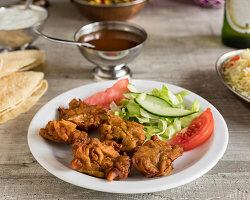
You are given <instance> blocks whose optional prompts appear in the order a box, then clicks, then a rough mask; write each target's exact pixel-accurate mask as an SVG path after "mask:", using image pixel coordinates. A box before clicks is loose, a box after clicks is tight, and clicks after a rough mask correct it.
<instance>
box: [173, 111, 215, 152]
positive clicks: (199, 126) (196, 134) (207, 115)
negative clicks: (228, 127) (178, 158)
mask: <svg viewBox="0 0 250 200" xmlns="http://www.w3.org/2000/svg"><path fill="white" fill-rule="evenodd" d="M213 130H214V119H213V115H212V112H211V110H210V109H209V108H208V109H206V110H205V111H204V112H203V113H202V114H201V115H200V116H199V117H197V118H195V119H194V120H193V121H192V122H191V124H190V125H189V127H187V128H185V129H182V130H181V131H180V132H178V133H177V134H176V136H175V137H173V138H172V139H171V140H169V141H168V143H169V144H170V145H175V144H177V145H180V146H182V147H183V150H184V151H189V150H191V149H194V148H196V147H197V146H200V145H201V144H203V143H204V142H205V141H206V140H207V139H208V138H209V137H210V136H211V135H212V133H213Z"/></svg>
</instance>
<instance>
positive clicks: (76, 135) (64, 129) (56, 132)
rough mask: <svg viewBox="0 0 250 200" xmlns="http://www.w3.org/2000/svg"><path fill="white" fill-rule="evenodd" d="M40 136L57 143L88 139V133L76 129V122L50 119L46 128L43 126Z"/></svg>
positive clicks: (70, 142)
mask: <svg viewBox="0 0 250 200" xmlns="http://www.w3.org/2000/svg"><path fill="white" fill-rule="evenodd" d="M39 134H40V136H42V137H43V138H46V139H48V140H51V141H53V142H57V143H66V144H72V143H74V142H76V141H78V140H81V141H86V140H88V134H87V133H85V132H83V131H79V130H76V124H74V123H72V122H69V121H65V120H61V121H55V120H53V121H49V122H48V124H47V125H46V127H45V128H41V129H40V132H39Z"/></svg>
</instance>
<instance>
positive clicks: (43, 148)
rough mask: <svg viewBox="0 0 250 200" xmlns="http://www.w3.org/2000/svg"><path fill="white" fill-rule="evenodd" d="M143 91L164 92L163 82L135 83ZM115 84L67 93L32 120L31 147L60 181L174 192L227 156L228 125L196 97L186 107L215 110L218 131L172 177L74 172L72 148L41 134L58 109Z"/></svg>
mask: <svg viewBox="0 0 250 200" xmlns="http://www.w3.org/2000/svg"><path fill="white" fill-rule="evenodd" d="M131 82H132V83H133V84H135V85H136V87H137V88H138V89H139V91H146V92H149V91H151V90H152V89H153V88H161V87H162V84H163V83H161V82H156V81H147V80H132V81H131ZM114 83H115V81H107V82H99V83H93V84H89V85H84V86H81V87H78V88H75V89H72V90H70V91H68V92H65V93H63V94H61V95H59V96H57V97H55V98H54V99H52V100H51V101H50V102H48V103H47V104H46V105H44V106H43V107H42V108H41V109H40V110H39V111H38V112H37V114H36V115H35V116H34V118H33V119H32V121H31V123H30V126H29V130H28V144H29V147H30V150H31V152H32V154H33V156H34V157H35V158H36V160H37V161H38V162H39V163H40V164H41V165H42V166H43V167H44V168H45V169H46V170H48V171H49V172H50V173H51V174H53V175H55V176H56V177H58V178H60V179H62V180H64V181H66V182H68V183H71V184H74V185H77V186H80V187H84V188H88V189H92V190H98V191H103V192H112V193H147V192H156V191H161V190H166V189H170V188H174V187H177V186H180V185H183V184H186V183H189V182H191V181H193V180H195V179H197V178H198V177H200V176H202V175H203V174H205V173H206V172H208V171H209V170H210V169H211V168H212V167H214V166H215V165H216V163H217V162H218V161H219V160H220V158H221V157H222V156H223V154H224V152H225V150H226V147H227V143H228V129H227V125H226V123H225V121H224V119H223V117H222V116H221V114H220V113H219V112H218V110H216V108H215V107H214V106H212V105H211V104H210V103H208V102H207V101H206V100H205V99H203V98H201V97H200V96H198V95H196V94H194V93H192V92H190V93H191V95H188V96H186V97H185V100H184V102H185V104H186V105H191V102H192V101H194V100H195V99H197V100H198V101H199V102H200V105H201V108H202V109H203V110H205V109H206V108H208V107H209V108H211V110H212V113H213V116H214V121H215V128H214V133H213V135H212V137H210V138H209V140H207V141H206V142H205V143H204V144H203V145H201V146H199V147H198V148H196V149H194V150H192V151H188V152H185V153H184V154H183V156H182V157H180V158H178V159H177V160H176V161H175V162H174V170H173V171H172V173H171V175H169V176H165V177H157V178H145V177H144V176H143V175H141V174H140V173H139V172H137V171H136V170H135V169H132V171H131V174H130V176H129V177H128V178H127V179H124V180H122V181H113V182H108V181H107V180H105V179H101V178H95V177H92V176H89V175H86V174H81V173H79V172H77V171H74V170H72V169H71V168H70V161H71V160H72V159H73V156H72V151H71V146H70V145H68V146H67V145H64V144H55V143H52V142H49V141H46V140H44V139H43V138H42V137H40V136H39V134H38V133H39V130H40V128H42V127H45V125H46V124H47V122H48V121H49V120H54V119H57V108H58V107H59V106H63V107H67V106H68V103H69V102H70V101H71V100H72V99H73V98H80V99H85V98H86V97H88V96H90V95H92V94H94V93H96V92H99V91H102V90H105V89H106V88H107V87H110V86H112V85H113V84H114ZM167 85H168V87H169V89H170V90H172V91H173V92H175V93H176V92H180V91H181V90H183V88H180V87H177V86H174V85H170V84H167Z"/></svg>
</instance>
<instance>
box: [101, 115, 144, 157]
mask: <svg viewBox="0 0 250 200" xmlns="http://www.w3.org/2000/svg"><path fill="white" fill-rule="evenodd" d="M100 134H101V141H103V140H114V141H116V142H117V143H118V144H122V148H121V151H122V152H126V153H128V154H129V155H131V154H132V153H133V152H134V150H135V148H136V147H137V146H141V145H142V144H143V142H144V141H145V139H146V137H145V134H144V131H143V126H142V125H141V124H138V123H136V122H133V121H132V122H130V121H124V120H123V119H122V118H120V117H119V116H116V115H109V116H108V120H107V121H106V122H105V123H104V124H102V126H101V127H100Z"/></svg>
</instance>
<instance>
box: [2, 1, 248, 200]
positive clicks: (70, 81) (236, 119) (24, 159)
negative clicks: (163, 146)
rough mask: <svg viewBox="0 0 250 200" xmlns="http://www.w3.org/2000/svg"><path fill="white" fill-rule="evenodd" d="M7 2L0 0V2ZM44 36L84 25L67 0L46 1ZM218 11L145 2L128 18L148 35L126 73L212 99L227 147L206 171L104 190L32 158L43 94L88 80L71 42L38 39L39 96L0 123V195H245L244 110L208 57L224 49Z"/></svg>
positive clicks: (44, 99)
mask: <svg viewBox="0 0 250 200" xmlns="http://www.w3.org/2000/svg"><path fill="white" fill-rule="evenodd" d="M11 2H15V1H9V0H1V2H0V6H1V5H6V4H9V3H11ZM50 2H51V6H50V7H49V12H50V16H49V19H48V20H47V22H46V25H45V29H44V32H45V33H46V34H49V35H52V36H55V37H61V38H65V39H73V35H74V32H75V30H76V29H77V28H79V27H81V26H82V25H85V24H88V23H90V21H87V20H86V19H85V18H84V17H82V16H81V15H80V14H79V13H78V11H77V10H76V8H75V7H74V5H73V4H71V3H69V1H67V0H50ZM222 21H223V9H220V10H216V9H202V8H200V7H198V6H196V5H195V4H193V2H192V1H188V0H182V1H181V0H152V1H151V2H149V3H148V5H147V6H146V8H145V9H144V10H143V11H142V12H141V13H140V14H139V15H138V16H137V17H136V18H134V19H133V20H131V22H134V23H136V24H139V25H141V26H142V27H144V28H145V29H146V31H147V32H148V34H149V38H148V41H147V44H146V47H145V49H144V50H143V52H142V54H141V55H140V56H139V57H138V58H137V59H136V60H135V61H133V62H131V63H130V65H129V66H130V67H131V69H132V70H133V78H136V79H148V80H157V81H163V82H167V83H171V84H175V85H178V86H181V87H184V88H186V89H189V90H191V91H193V92H195V93H197V94H198V95H200V96H202V97H203V98H205V99H207V100H208V101H209V102H210V103H212V104H213V105H214V106H215V107H216V108H217V109H218V110H219V111H220V112H221V114H222V115H223V117H224V118H225V120H226V122H227V125H228V128H229V134H230V138H229V144H228V148H227V151H226V153H225V155H224V156H223V158H222V159H221V160H220V161H219V163H218V164H217V165H216V166H215V167H214V168H213V169H212V170H211V171H209V172H208V173H207V174H205V175H204V176H202V177H200V178H198V179H197V180H195V181H193V182H191V183H189V184H186V185H183V186H181V187H178V188H174V189H170V190H166V191H162V192H156V193H148V194H131V195H123V194H110V193H103V192H97V191H92V190H88V189H84V188H80V187H77V186H74V185H71V184H68V183H66V182H64V181H62V180H60V179H58V178H56V177H54V176H53V175H51V174H50V173H49V172H47V171H46V170H45V169H44V168H42V167H41V166H40V165H39V164H38V163H37V161H36V160H35V159H34V157H33V156H32V154H31V152H30V150H29V147H28V145H27V129H28V126H29V123H30V121H31V119H32V117H33V116H34V114H35V113H36V112H37V111H38V110H39V109H40V108H41V107H42V106H43V105H44V104H45V103H47V102H48V101H49V100H50V99H52V98H53V97H55V96H57V95H59V94H60V93H62V92H65V91H67V90H69V89H72V88H74V87H77V86H81V85H84V84H88V83H92V82H93V80H92V79H91V78H90V75H89V73H90V71H91V69H93V65H92V64H90V63H89V62H87V61H86V60H85V59H84V58H83V57H82V56H81V54H80V53H79V52H78V49H77V48H76V47H74V46H67V45H58V44H54V43H51V42H48V41H45V40H43V39H39V40H38V41H36V43H35V46H37V47H39V48H40V49H42V50H45V52H46V56H47V58H46V63H45V64H44V66H43V67H39V68H38V69H36V70H37V71H43V72H45V74H46V79H47V80H48V82H49V89H48V91H47V93H46V94H45V95H44V96H43V97H42V98H41V99H40V100H39V102H38V103H37V104H36V105H35V106H34V107H32V109H31V110H29V111H28V112H27V113H24V114H22V115H20V116H19V117H18V118H16V119H14V120H11V121H9V122H7V123H5V124H1V125H0V141H1V145H0V199H27V200H28V199H125V200H129V199H131V200H132V199H133V200H135V199H157V200H160V199H169V200H170V199H171V200H172V199H250V112H249V111H250V110H249V105H248V106H247V105H245V104H244V103H243V102H241V101H239V99H238V98H236V96H234V95H233V94H232V93H231V92H230V91H229V90H228V89H227V88H225V87H224V86H223V85H222V83H221V82H220V81H219V79H218V77H217V75H216V72H215V66H214V65H215V61H216V59H217V58H218V57H219V56H220V55H221V54H223V53H224V52H227V51H230V50H231V49H230V48H228V47H225V46H223V45H222V44H221V39H220V33H221V27H222Z"/></svg>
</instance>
